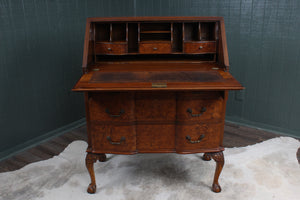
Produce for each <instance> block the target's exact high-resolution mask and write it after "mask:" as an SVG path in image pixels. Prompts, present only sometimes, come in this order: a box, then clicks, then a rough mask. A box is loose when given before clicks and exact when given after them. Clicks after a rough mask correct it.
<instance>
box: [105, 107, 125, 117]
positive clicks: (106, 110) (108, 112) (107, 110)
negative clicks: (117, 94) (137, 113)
mask: <svg viewBox="0 0 300 200" xmlns="http://www.w3.org/2000/svg"><path fill="white" fill-rule="evenodd" d="M105 112H106V113H107V114H109V116H111V117H121V115H122V114H124V113H125V111H124V110H123V109H121V110H120V113H119V114H118V115H112V114H111V113H110V111H109V109H108V108H106V109H105Z"/></svg>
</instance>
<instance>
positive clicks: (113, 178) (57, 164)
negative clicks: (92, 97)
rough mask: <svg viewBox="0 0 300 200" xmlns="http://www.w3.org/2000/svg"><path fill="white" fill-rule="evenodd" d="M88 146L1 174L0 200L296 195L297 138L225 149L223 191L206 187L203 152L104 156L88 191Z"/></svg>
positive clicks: (207, 165) (210, 167) (299, 195)
mask: <svg viewBox="0 0 300 200" xmlns="http://www.w3.org/2000/svg"><path fill="white" fill-rule="evenodd" d="M86 146H87V144H86V143H85V142H83V141H75V142H73V143H72V144H70V145H69V146H68V147H67V148H66V149H65V151H64V152H62V153H61V154H60V155H59V156H56V157H54V158H52V159H49V160H46V161H41V162H37V163H33V164H30V165H28V166H25V167H24V168H22V169H20V170H17V171H14V172H7V173H1V174H0V199H1V200H35V199H42V200H46V199H47V200H60V199H61V200H68V199H71V200H85V199H87V200H89V199H97V200H101V199H104V200H111V199H124V200H125V199H126V200H155V199H161V200H177V199H178V200H179V199H183V200H185V199H186V200H193V199H205V200H213V199H218V200H221V199H231V200H234V199H237V200H241V199H255V200H259V199H262V200H268V199H272V200H274V199H279V200H285V199H286V200H296V199H300V166H299V164H298V162H297V159H296V152H297V149H298V148H299V146H300V142H299V141H297V140H295V139H293V138H289V137H281V138H275V139H271V140H268V141H265V142H263V143H260V144H256V145H253V146H248V147H244V148H228V149H226V150H225V152H224V155H225V166H224V169H223V172H222V174H221V177H220V179H219V182H220V184H221V186H222V189H223V190H222V192H221V193H213V192H211V190H210V186H211V184H212V179H213V174H214V168H215V162H214V161H209V162H205V161H202V160H201V155H202V154H190V155H178V154H137V155H129V156H125V155H108V161H107V162H105V163H99V162H97V163H96V164H95V172H96V180H97V185H98V190H97V192H96V194H88V193H87V192H86V187H87V186H88V184H89V182H90V180H89V175H88V173H87V170H86V168H85V164H84V163H85V162H84V158H85V149H86Z"/></svg>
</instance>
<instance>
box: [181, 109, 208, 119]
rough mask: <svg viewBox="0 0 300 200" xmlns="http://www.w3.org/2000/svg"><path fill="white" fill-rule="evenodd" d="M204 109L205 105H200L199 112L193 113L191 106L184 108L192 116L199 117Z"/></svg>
mask: <svg viewBox="0 0 300 200" xmlns="http://www.w3.org/2000/svg"><path fill="white" fill-rule="evenodd" d="M205 111H206V108H205V107H202V108H201V110H200V113H198V114H193V110H192V109H191V108H188V109H187V110H186V112H188V113H190V114H191V116H192V117H200V116H201V115H202V114H203V113H204V112H205Z"/></svg>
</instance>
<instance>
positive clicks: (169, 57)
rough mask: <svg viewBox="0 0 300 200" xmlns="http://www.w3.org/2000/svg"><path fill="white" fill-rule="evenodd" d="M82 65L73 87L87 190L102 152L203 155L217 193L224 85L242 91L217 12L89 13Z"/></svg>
mask: <svg viewBox="0 0 300 200" xmlns="http://www.w3.org/2000/svg"><path fill="white" fill-rule="evenodd" d="M82 67H83V75H82V77H81V78H80V80H79V81H78V82H77V84H76V85H75V86H74V88H73V91H80V92H84V95H85V107H86V121H87V132H88V148H87V156H86V166H87V169H88V171H89V174H90V177H91V183H90V185H89V186H88V190H87V191H88V192H89V193H95V191H96V182H95V174H94V169H93V165H94V163H95V162H96V161H97V160H99V161H101V162H103V161H105V160H106V156H105V154H106V153H110V154H136V153H180V154H187V153H204V156H203V159H204V160H210V159H211V158H212V159H214V160H215V161H216V169H215V175H214V180H213V184H212V190H213V191H214V192H220V191H221V187H220V185H219V183H218V178H219V175H220V173H221V170H222V168H223V165H224V157H223V153H222V151H223V150H224V148H223V147H222V140H223V130H224V118H225V107H226V100H227V96H228V90H241V89H243V87H242V86H241V84H240V83H239V82H238V81H236V80H235V79H234V78H233V77H232V75H231V74H230V73H229V72H228V70H229V69H228V67H229V62H228V53H227V45H226V37H225V27H224V21H223V18H222V17H122V18H88V19H87V24H86V32H85V42H84V54H83V66H82ZM145 156H147V155H145Z"/></svg>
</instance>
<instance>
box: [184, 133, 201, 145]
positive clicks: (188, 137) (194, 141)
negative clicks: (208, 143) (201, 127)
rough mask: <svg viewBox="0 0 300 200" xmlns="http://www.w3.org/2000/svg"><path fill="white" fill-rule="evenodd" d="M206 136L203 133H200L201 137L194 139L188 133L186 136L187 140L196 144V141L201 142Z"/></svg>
mask: <svg viewBox="0 0 300 200" xmlns="http://www.w3.org/2000/svg"><path fill="white" fill-rule="evenodd" d="M204 137H205V135H204V134H202V135H200V137H199V139H198V140H192V139H191V136H189V135H187V136H186V137H185V139H187V140H188V141H189V143H191V144H195V143H199V142H201V140H202V139H203V138H204Z"/></svg>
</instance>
